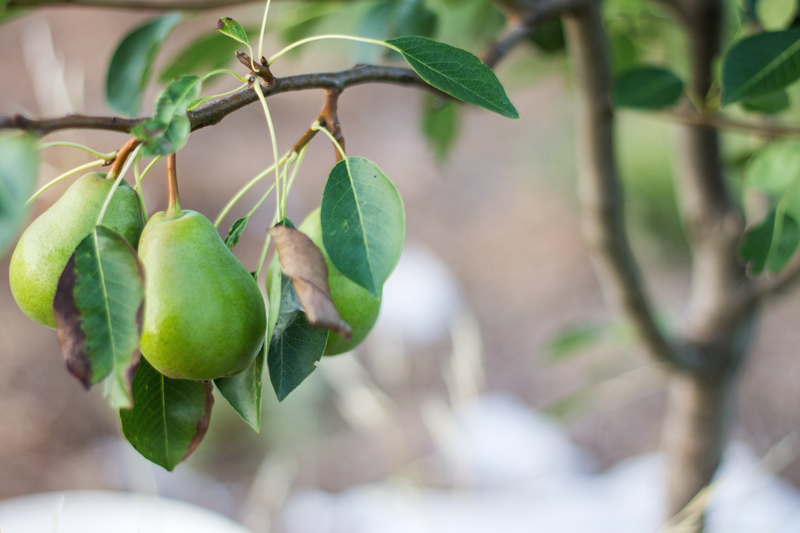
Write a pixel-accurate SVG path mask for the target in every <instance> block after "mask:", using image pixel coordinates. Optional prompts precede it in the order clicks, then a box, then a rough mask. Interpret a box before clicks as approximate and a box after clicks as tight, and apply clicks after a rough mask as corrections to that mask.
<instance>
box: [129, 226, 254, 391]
mask: <svg viewBox="0 0 800 533" xmlns="http://www.w3.org/2000/svg"><path fill="white" fill-rule="evenodd" d="M139 258H140V259H141V261H142V264H143V265H144V271H145V304H144V326H143V329H142V339H141V351H142V355H143V356H144V357H145V358H146V359H147V361H148V362H149V363H150V364H151V365H153V367H155V368H156V370H158V371H159V372H161V373H162V374H164V375H165V376H168V377H171V378H177V379H197V380H211V379H216V378H219V377H223V376H231V375H234V374H237V373H239V372H241V371H242V370H244V369H245V368H246V367H247V365H249V364H250V362H251V361H252V360H253V359H254V358H255V356H256V355H257V354H258V352H259V350H260V349H261V345H262V344H263V342H264V335H265V332H266V329H267V317H266V310H265V305H264V298H263V297H262V296H261V292H260V291H259V289H258V285H257V284H256V282H255V280H254V279H253V277H252V276H251V275H250V273H249V272H248V271H247V269H246V268H245V267H244V266H243V265H242V263H240V262H239V260H238V259H237V258H236V256H234V255H233V253H232V252H231V251H230V250H229V249H228V247H227V246H226V245H225V243H224V242H223V240H222V238H221V237H220V236H219V233H217V229H216V228H215V227H214V225H213V224H212V223H211V222H210V221H209V220H208V219H207V218H206V217H204V216H203V215H201V214H200V213H197V212H195V211H189V210H183V211H180V210H179V211H178V212H177V213H171V212H167V213H164V212H161V213H156V214H155V215H153V217H152V218H151V219H150V221H149V222H148V223H147V225H146V226H145V228H144V231H143V232H142V237H141V239H140V240H139Z"/></svg>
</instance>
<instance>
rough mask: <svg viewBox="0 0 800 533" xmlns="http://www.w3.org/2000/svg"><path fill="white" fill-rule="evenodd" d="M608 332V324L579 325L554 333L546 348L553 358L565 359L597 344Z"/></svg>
mask: <svg viewBox="0 0 800 533" xmlns="http://www.w3.org/2000/svg"><path fill="white" fill-rule="evenodd" d="M607 332H608V326H605V325H604V326H597V325H586V324H582V325H578V326H573V327H570V328H567V329H564V330H563V331H560V332H559V333H558V334H556V335H554V336H553V337H551V338H550V340H549V341H548V342H547V346H546V350H547V353H548V354H549V355H550V358H551V359H554V360H556V359H563V358H564V357H566V356H568V355H572V354H575V353H577V352H579V351H581V350H583V349H585V348H588V347H589V346H592V345H594V344H596V343H597V342H598V341H600V340H601V339H602V338H603V337H604V336H605V335H606V333H607Z"/></svg>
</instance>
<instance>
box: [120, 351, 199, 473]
mask: <svg viewBox="0 0 800 533" xmlns="http://www.w3.org/2000/svg"><path fill="white" fill-rule="evenodd" d="M213 389H214V386H213V385H212V384H211V383H210V382H202V381H193V380H189V379H170V378H168V377H166V376H163V375H162V374H160V373H159V372H158V371H157V370H156V369H154V368H153V367H152V366H150V363H148V362H147V361H146V360H145V359H142V362H141V364H140V365H139V369H138V370H137V371H136V377H135V379H134V380H133V401H134V403H133V409H130V410H126V409H123V410H121V411H120V412H119V417H120V421H121V422H122V433H123V434H124V435H125V438H126V439H128V442H130V443H131V444H132V445H133V447H134V448H136V451H138V452H139V453H140V454H142V455H143V456H144V457H145V458H146V459H148V460H150V461H152V462H154V463H155V464H157V465H159V466H162V467H164V468H166V469H167V470H170V471H172V470H173V469H174V468H175V467H176V466H177V465H178V464H179V463H180V462H181V461H183V460H184V459H186V458H187V457H188V456H189V455H190V454H191V453H192V452H193V451H194V450H195V448H197V445H198V444H200V441H201V440H203V437H204V436H205V434H206V431H207V430H208V424H209V421H210V419H211V408H212V407H213V405H214V395H213V392H212V391H213Z"/></svg>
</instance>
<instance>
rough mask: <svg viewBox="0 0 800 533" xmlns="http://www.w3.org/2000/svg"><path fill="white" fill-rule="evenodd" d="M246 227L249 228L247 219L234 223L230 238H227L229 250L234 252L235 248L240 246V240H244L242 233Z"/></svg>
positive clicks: (226, 242)
mask: <svg viewBox="0 0 800 533" xmlns="http://www.w3.org/2000/svg"><path fill="white" fill-rule="evenodd" d="M245 226H247V217H243V218H240V219H239V220H237V221H236V222H234V223H233V225H232V226H231V230H230V231H229V232H228V236H227V237H225V244H226V245H228V248H230V249H231V250H233V247H234V246H236V245H237V244H239V239H241V238H242V232H243V231H244V228H245Z"/></svg>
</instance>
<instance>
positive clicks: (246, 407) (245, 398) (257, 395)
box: [214, 346, 266, 432]
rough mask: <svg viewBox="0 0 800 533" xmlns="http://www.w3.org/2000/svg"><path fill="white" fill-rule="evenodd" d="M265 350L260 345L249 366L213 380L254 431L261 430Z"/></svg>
mask: <svg viewBox="0 0 800 533" xmlns="http://www.w3.org/2000/svg"><path fill="white" fill-rule="evenodd" d="M265 351H266V346H262V347H261V351H260V352H258V355H257V356H256V358H255V359H253V362H252V363H250V366H248V367H247V368H246V369H244V370H243V371H242V372H239V373H238V374H236V375H235V376H231V377H229V378H219V379H215V380H214V384H215V385H216V386H217V389H219V392H220V393H221V394H222V396H223V397H224V398H225V399H226V400H228V403H229V404H231V407H233V409H234V410H235V411H236V412H237V413H239V416H241V417H242V420H244V421H245V422H247V423H248V424H250V426H251V427H252V428H253V429H255V430H256V432H259V431H260V430H261V388H262V385H261V374H262V373H263V371H264V358H265Z"/></svg>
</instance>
